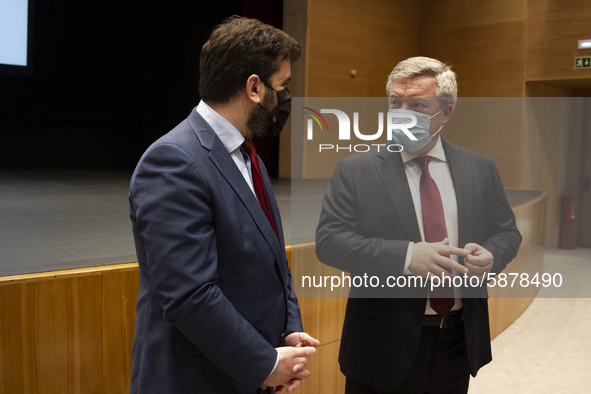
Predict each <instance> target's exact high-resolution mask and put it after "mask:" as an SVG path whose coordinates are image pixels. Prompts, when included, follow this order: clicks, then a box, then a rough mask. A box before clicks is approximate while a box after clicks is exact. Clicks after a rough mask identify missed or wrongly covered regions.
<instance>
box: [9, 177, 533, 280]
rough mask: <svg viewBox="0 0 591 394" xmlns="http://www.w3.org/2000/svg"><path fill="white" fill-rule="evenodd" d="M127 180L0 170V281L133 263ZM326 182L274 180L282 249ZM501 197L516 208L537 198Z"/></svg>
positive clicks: (304, 232) (309, 217) (309, 226)
mask: <svg viewBox="0 0 591 394" xmlns="http://www.w3.org/2000/svg"><path fill="white" fill-rule="evenodd" d="M130 177H131V172H130V171H124V170H1V171H0V276H8V275H18V274H27V273H36V272H46V271H55V270H63V269H73V268H85V267H95V266H101V265H110V264H121V263H129V262H135V261H136V255H135V248H134V244H133V236H132V233H131V222H130V219H129V203H128V200H127V193H128V188H129V179H130ZM326 182H327V181H326V180H293V181H290V180H288V179H273V187H274V191H275V195H276V198H277V202H278V204H279V209H280V211H281V217H282V221H283V230H284V235H285V241H286V244H299V243H304V242H313V241H314V231H315V228H316V225H317V223H318V216H319V213H320V207H321V202H322V197H323V195H324V190H325V187H326ZM507 195H508V197H509V202H510V204H511V206H517V205H520V204H522V203H524V202H527V201H530V200H532V199H534V198H536V197H537V196H539V195H540V192H537V191H523V190H508V191H507ZM292 210H293V211H295V212H297V214H296V215H292Z"/></svg>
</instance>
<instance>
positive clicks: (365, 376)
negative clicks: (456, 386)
mask: <svg viewBox="0 0 591 394" xmlns="http://www.w3.org/2000/svg"><path fill="white" fill-rule="evenodd" d="M442 143H443V149H444V151H445V155H446V158H447V162H448V165H449V169H450V172H451V176H452V180H453V184H454V189H455V192H456V198H457V205H458V229H459V234H458V235H459V239H458V244H459V246H460V247H464V246H465V245H466V244H467V243H470V242H474V243H477V244H479V245H482V246H483V247H484V248H486V249H487V250H489V251H490V252H491V253H492V254H493V257H494V264H493V267H492V270H491V272H493V273H496V274H498V273H500V272H501V271H502V270H503V269H504V268H505V267H506V265H507V264H508V263H509V262H510V261H511V260H513V258H515V256H516V254H517V251H518V249H519V245H520V243H521V234H520V233H519V231H518V230H517V227H516V225H515V216H514V215H513V211H512V210H511V207H510V206H509V203H508V202H507V197H506V195H505V189H504V188H503V184H502V183H501V179H500V178H499V174H498V171H497V168H496V166H495V164H494V162H493V161H492V160H491V159H490V158H488V157H485V156H482V155H480V154H478V153H476V152H473V151H470V150H468V149H466V148H462V147H460V146H458V145H455V144H452V143H450V142H447V141H445V140H442ZM411 241H412V242H421V234H420V231H419V225H418V222H417V217H416V214H415V210H414V204H413V201H412V196H411V193H410V189H409V186H408V180H407V178H406V173H405V170H404V164H403V162H402V158H401V155H400V154H398V153H390V152H388V151H387V150H386V149H385V147H382V148H381V150H379V151H378V149H377V148H374V149H372V150H370V151H369V152H366V153H358V154H355V155H352V156H349V157H347V158H345V159H343V160H341V161H339V163H338V164H337V166H336V168H335V171H334V173H333V175H332V177H331V178H330V181H329V183H328V186H327V189H326V195H325V197H324V200H323V205H322V212H321V215H320V221H319V224H318V228H317V230H316V254H317V256H318V258H319V259H320V261H322V262H323V263H325V264H328V265H331V266H334V267H337V268H339V269H342V270H345V271H348V272H351V273H352V274H355V275H363V274H367V275H369V276H371V275H376V276H378V277H380V278H381V283H384V282H385V280H386V278H387V277H388V276H394V277H395V276H399V275H401V274H402V271H403V269H404V262H405V259H406V253H407V250H408V244H409V242H411ZM459 262H460V264H463V258H459ZM376 290H377V291H376V293H379V292H381V291H382V289H381V288H377V289H376ZM461 290H462V301H463V309H464V327H465V339H466V353H467V356H468V362H469V367H470V372H471V373H472V375H474V376H476V373H477V371H478V369H479V368H480V367H481V366H483V365H484V364H486V363H488V362H489V361H490V360H491V349H490V330H489V321H488V303H487V296H488V295H487V290H486V286H484V287H481V288H476V289H471V288H462V289H461ZM372 291H373V289H371V288H370V289H369V291H366V290H365V289H362V288H351V292H350V293H349V302H348V304H347V311H346V316H345V322H344V326H343V335H342V340H341V351H340V355H339V361H340V366H341V370H342V371H343V373H344V374H345V375H346V376H347V377H348V378H350V379H352V380H353V381H356V382H359V383H363V384H367V385H370V386H372V387H376V388H379V389H382V390H392V389H394V388H395V387H396V386H398V385H399V384H400V383H401V382H402V380H403V379H404V378H405V376H406V375H407V373H408V371H409V370H410V367H411V365H412V362H413V360H414V357H415V354H416V352H417V349H418V345H419V338H420V335H421V328H422V319H423V315H424V313H425V306H426V302H427V295H428V293H427V288H420V287H417V288H416V289H402V290H400V289H398V288H388V287H386V288H384V289H383V291H384V293H383V294H376V297H380V298H361V297H366V296H368V293H372ZM372 294H373V293H372ZM372 294H369V295H370V296H371V295H372Z"/></svg>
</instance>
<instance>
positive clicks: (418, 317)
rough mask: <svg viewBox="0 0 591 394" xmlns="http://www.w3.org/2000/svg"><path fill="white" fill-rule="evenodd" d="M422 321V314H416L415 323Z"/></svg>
mask: <svg viewBox="0 0 591 394" xmlns="http://www.w3.org/2000/svg"><path fill="white" fill-rule="evenodd" d="M420 322H421V315H416V316H415V323H420Z"/></svg>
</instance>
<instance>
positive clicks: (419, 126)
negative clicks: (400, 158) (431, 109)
mask: <svg viewBox="0 0 591 394" xmlns="http://www.w3.org/2000/svg"><path fill="white" fill-rule="evenodd" d="M441 111H443V108H441V109H440V110H439V111H437V113H436V114H435V115H433V116H429V115H425V114H422V113H420V112H415V111H410V110H408V109H391V110H389V111H388V120H389V121H390V122H391V125H392V126H393V127H392V138H391V141H392V142H393V143H395V144H398V145H402V147H403V148H404V150H405V151H408V152H416V151H418V150H420V149H423V148H424V147H425V146H427V145H428V144H429V142H431V140H432V139H433V137H435V136H436V135H437V134H438V133H439V132H440V131H441V129H442V128H443V126H444V125H445V123H444V124H442V125H441V127H440V128H439V130H437V132H436V133H435V134H433V137H432V136H431V135H430V134H429V125H430V124H431V118H434V117H435V116H437V115H438V114H439V112H441ZM406 125H408V126H406ZM401 126H402V127H401ZM409 134H411V135H412V136H413V137H414V138H415V139H412V138H411V137H410V136H409Z"/></svg>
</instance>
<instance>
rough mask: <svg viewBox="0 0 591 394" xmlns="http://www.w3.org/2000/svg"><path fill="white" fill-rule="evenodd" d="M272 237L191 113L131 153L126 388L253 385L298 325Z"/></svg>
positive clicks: (216, 389)
mask: <svg viewBox="0 0 591 394" xmlns="http://www.w3.org/2000/svg"><path fill="white" fill-rule="evenodd" d="M261 172H262V176H263V180H264V183H265V188H266V191H267V194H268V197H269V204H270V206H271V213H272V216H273V220H274V223H275V226H276V228H277V233H278V236H276V235H275V234H274V232H273V229H272V227H271V225H270V223H269V221H268V220H267V218H266V216H265V214H264V213H263V210H262V209H261V207H260V205H259V203H258V201H257V199H256V197H255V196H254V194H253V192H252V191H251V189H250V187H249V186H248V184H247V183H246V181H245V180H244V178H243V176H242V174H241V173H240V172H239V170H238V168H237V166H236V164H235V163H234V161H233V160H232V158H231V156H230V154H229V153H228V151H227V150H226V148H225V147H224V146H223V145H222V142H221V141H220V139H219V138H218V137H217V135H216V134H215V132H214V131H213V129H212V128H211V127H210V126H209V124H208V123H207V122H205V120H204V119H203V118H202V117H201V116H200V115H199V114H198V113H197V111H195V110H193V111H192V112H191V114H190V115H189V117H188V118H187V119H186V120H184V121H183V122H182V123H180V124H179V125H178V126H177V127H176V128H175V129H173V130H172V131H170V132H169V133H168V134H166V135H165V136H163V137H162V138H160V139H159V140H158V141H156V142H155V143H154V144H153V145H152V146H151V147H150V148H149V149H148V150H147V151H146V152H145V153H144V155H143V156H142V158H141V159H140V161H139V163H138V165H137V168H136V170H135V172H134V174H133V177H132V179H131V185H130V191H129V202H130V214H131V221H132V225H133V234H134V239H135V245H136V251H137V258H138V262H139V268H140V290H139V296H138V302H137V321H136V331H135V339H134V344H133V353H132V377H131V392H132V393H212V394H213V393H216V394H219V393H240V392H254V391H255V390H256V389H257V388H258V387H259V386H260V385H261V384H262V382H263V381H264V380H265V379H266V378H267V376H268V374H269V373H270V372H271V370H272V369H273V366H274V365H275V362H276V359H277V353H276V351H275V349H274V348H275V347H278V346H279V345H280V344H281V342H282V339H283V338H284V337H285V336H286V335H288V334H290V333H292V332H297V331H302V325H301V317H300V311H299V307H298V303H297V299H295V298H291V289H292V282H291V274H290V272H289V268H288V265H287V259H286V256H285V245H284V240H283V230H282V226H281V218H280V216H279V210H278V207H277V203H276V201H275V196H274V194H273V189H272V187H271V184H270V181H269V176H268V175H267V172H266V169H265V167H264V165H261Z"/></svg>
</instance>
